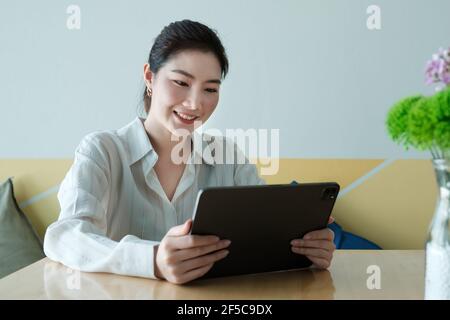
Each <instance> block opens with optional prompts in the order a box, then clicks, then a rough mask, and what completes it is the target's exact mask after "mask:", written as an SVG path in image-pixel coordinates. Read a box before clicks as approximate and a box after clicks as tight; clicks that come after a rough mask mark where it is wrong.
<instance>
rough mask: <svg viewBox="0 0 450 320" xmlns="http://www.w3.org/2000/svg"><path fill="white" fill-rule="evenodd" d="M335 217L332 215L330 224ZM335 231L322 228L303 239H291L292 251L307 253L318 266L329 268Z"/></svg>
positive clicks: (334, 247) (333, 247)
mask: <svg viewBox="0 0 450 320" xmlns="http://www.w3.org/2000/svg"><path fill="white" fill-rule="evenodd" d="M333 221H334V218H333V217H330V219H329V220H328V224H331V223H333ZM333 240H334V232H333V231H332V230H331V229H329V228H325V229H321V230H316V231H312V232H309V233H307V234H305V236H304V237H303V239H294V240H292V241H291V245H292V252H294V253H298V254H302V255H305V256H306V257H307V258H308V259H309V260H311V261H312V262H313V263H314V265H315V266H316V267H317V268H320V269H327V268H328V267H329V266H330V265H331V260H332V259H333V252H334V250H335V249H336V246H335V245H334V242H333Z"/></svg>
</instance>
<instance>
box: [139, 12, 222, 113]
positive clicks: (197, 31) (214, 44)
mask: <svg viewBox="0 0 450 320" xmlns="http://www.w3.org/2000/svg"><path fill="white" fill-rule="evenodd" d="M191 49H194V50H200V51H203V52H211V53H213V54H214V55H215V56H216V57H217V59H218V60H219V63H220V66H221V69H222V78H225V76H226V75H227V73H228V58H227V55H226V53H225V48H224V47H223V45H222V43H221V42H220V39H219V37H218V35H217V33H216V31H214V30H212V29H210V28H209V27H207V26H205V25H204V24H201V23H199V22H195V21H191V20H182V21H176V22H172V23H171V24H169V25H168V26H166V27H164V29H163V30H162V31H161V33H160V34H159V35H158V37H156V39H155V42H154V44H153V46H152V49H151V50H150V54H149V56H148V63H149V65H150V70H151V71H152V72H153V73H154V74H156V73H157V72H158V71H159V69H160V68H161V67H162V66H164V64H165V63H166V62H167V60H169V59H170V58H171V57H172V56H173V55H175V54H176V53H178V52H180V51H183V50H191ZM143 99H144V110H145V113H148V111H149V110H150V104H151V97H149V96H148V95H147V87H146V86H145V87H144V93H143Z"/></svg>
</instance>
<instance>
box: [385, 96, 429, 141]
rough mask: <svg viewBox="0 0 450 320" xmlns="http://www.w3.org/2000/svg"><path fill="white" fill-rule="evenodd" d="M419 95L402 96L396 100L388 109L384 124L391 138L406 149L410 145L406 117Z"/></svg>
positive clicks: (418, 99)
mask: <svg viewBox="0 0 450 320" xmlns="http://www.w3.org/2000/svg"><path fill="white" fill-rule="evenodd" d="M422 98H423V97H422V96H420V95H416V96H412V97H408V98H404V99H402V100H400V101H399V102H397V103H396V104H395V105H394V106H393V107H392V108H391V110H390V111H389V113H388V116H387V120H386V126H387V129H388V132H389V135H390V136H391V138H392V140H394V141H395V142H397V143H399V144H403V145H404V147H405V148H406V149H408V147H409V145H410V137H409V133H408V117H409V113H410V111H411V109H412V107H413V106H414V105H415V104H416V103H417V102H418V101H420V100H421V99H422Z"/></svg>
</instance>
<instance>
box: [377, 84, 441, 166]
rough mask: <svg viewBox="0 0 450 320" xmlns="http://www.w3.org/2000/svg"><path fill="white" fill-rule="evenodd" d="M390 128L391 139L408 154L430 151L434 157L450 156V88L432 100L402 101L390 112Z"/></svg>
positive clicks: (414, 97)
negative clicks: (412, 151)
mask: <svg viewBox="0 0 450 320" xmlns="http://www.w3.org/2000/svg"><path fill="white" fill-rule="evenodd" d="M386 125H387V129H388V131H389V135H390V136H391V138H392V139H393V140H394V141H396V142H397V143H399V144H403V146H404V147H405V148H406V149H407V150H408V148H409V147H414V148H416V149H419V150H427V149H429V150H430V151H431V152H432V154H433V157H443V156H446V155H448V154H450V88H447V89H446V90H443V91H440V92H438V93H436V94H435V95H433V96H431V97H423V96H418V95H417V96H412V97H408V98H405V99H402V100H401V101H399V102H397V103H396V104H395V105H394V106H393V107H392V108H391V110H390V111H389V113H388V116H387V120H386Z"/></svg>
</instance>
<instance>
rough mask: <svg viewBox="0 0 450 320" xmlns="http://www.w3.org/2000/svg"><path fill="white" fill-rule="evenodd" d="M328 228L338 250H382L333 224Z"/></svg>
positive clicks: (293, 182)
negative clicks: (332, 233) (332, 234)
mask: <svg viewBox="0 0 450 320" xmlns="http://www.w3.org/2000/svg"><path fill="white" fill-rule="evenodd" d="M291 184H298V182H296V181H292V182H291ZM328 228H330V229H331V230H333V232H334V244H335V246H336V249H361V250H380V249H381V247H379V246H378V245H377V244H375V243H373V242H372V241H369V240H367V239H364V238H363V237H360V236H358V235H356V234H353V233H350V232H347V231H344V230H343V229H342V227H341V226H340V225H339V224H337V223H336V222H333V223H331V224H329V225H328Z"/></svg>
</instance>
